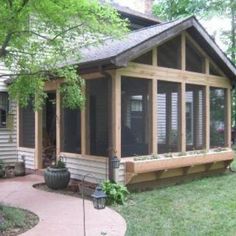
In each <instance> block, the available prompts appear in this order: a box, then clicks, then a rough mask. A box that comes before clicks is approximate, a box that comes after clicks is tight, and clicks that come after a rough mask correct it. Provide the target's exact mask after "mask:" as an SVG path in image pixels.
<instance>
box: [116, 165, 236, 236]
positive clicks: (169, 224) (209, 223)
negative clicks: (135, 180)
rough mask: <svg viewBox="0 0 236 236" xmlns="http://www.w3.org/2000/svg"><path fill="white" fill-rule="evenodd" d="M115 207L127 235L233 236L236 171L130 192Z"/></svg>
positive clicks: (235, 213) (235, 225) (235, 232)
mask: <svg viewBox="0 0 236 236" xmlns="http://www.w3.org/2000/svg"><path fill="white" fill-rule="evenodd" d="M234 165H235V163H234ZM235 166H236V165H235ZM116 210H117V211H118V212H119V213H121V215H122V216H123V217H124V218H125V219H126V222H127V225H128V230H127V234H126V235H127V236H131V235H132V236H139V235H140V236H159V235H160V236H165V235H173V236H185V235H186V236H194V235H204V236H205V235H207V236H208V235H209V236H211V235H212V236H218V235H219V236H227V235H232V236H233V235H236V173H228V174H224V175H219V176H215V177H209V178H204V179H201V180H196V181H193V182H190V183H187V184H182V185H177V186H173V187H168V188H163V189H157V190H153V191H147V192H141V193H132V194H131V196H130V200H129V201H128V202H127V204H126V205H124V206H117V207H116Z"/></svg>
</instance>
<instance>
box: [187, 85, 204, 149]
mask: <svg viewBox="0 0 236 236" xmlns="http://www.w3.org/2000/svg"><path fill="white" fill-rule="evenodd" d="M204 130H205V89H204V87H203V86H197V85H186V145H187V146H186V150H198V149H203V148H204V147H205V132H204Z"/></svg>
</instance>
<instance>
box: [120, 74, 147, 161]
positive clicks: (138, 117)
mask: <svg viewBox="0 0 236 236" xmlns="http://www.w3.org/2000/svg"><path fill="white" fill-rule="evenodd" d="M149 83H150V81H149V80H147V79H135V78H127V77H123V78H122V80H121V88H122V95H121V155H122V157H127V156H135V155H147V154H149V141H150V132H149V124H150V112H149V107H150V106H149V89H148V87H149V86H148V85H149Z"/></svg>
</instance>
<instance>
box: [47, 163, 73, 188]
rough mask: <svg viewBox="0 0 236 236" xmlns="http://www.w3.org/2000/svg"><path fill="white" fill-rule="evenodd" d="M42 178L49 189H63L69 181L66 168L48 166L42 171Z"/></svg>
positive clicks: (68, 173)
mask: <svg viewBox="0 0 236 236" xmlns="http://www.w3.org/2000/svg"><path fill="white" fill-rule="evenodd" d="M44 180H45V183H46V185H47V186H48V187H49V188H51V189H64V188H66V187H67V186H68V183H69V181H70V172H69V171H68V169H67V168H53V167H48V168H47V169H46V170H45V171H44Z"/></svg>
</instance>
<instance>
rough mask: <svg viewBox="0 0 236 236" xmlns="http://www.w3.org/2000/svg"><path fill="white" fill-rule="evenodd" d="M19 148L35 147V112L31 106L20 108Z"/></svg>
mask: <svg viewBox="0 0 236 236" xmlns="http://www.w3.org/2000/svg"><path fill="white" fill-rule="evenodd" d="M19 135H20V146H21V147H27V148H34V147H35V112H34V110H33V106H32V104H30V105H28V106H27V107H26V108H20V133H19Z"/></svg>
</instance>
